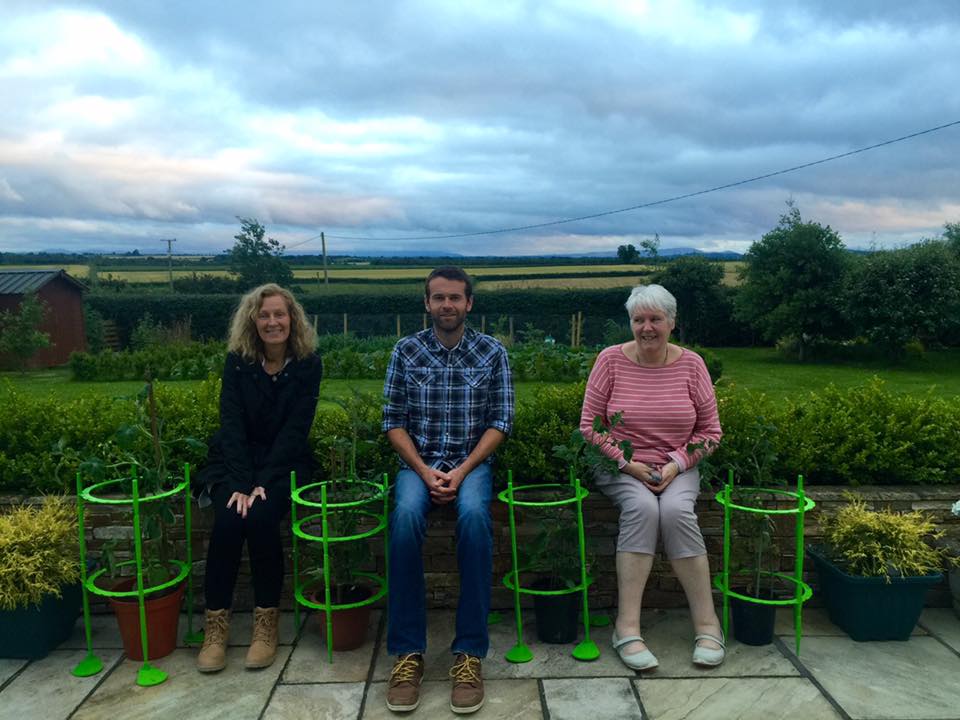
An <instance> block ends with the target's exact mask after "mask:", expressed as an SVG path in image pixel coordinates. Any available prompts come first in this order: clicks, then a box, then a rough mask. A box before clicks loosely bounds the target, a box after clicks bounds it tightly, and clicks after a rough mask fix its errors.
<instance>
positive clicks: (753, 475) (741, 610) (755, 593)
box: [688, 416, 786, 645]
mask: <svg viewBox="0 0 960 720" xmlns="http://www.w3.org/2000/svg"><path fill="white" fill-rule="evenodd" d="M776 433H777V426H776V425H774V424H773V423H771V422H769V421H768V420H767V419H766V418H764V417H763V416H757V417H755V418H753V420H752V421H751V422H750V423H749V425H748V426H747V432H745V433H742V434H741V435H740V436H739V437H737V438H732V439H731V445H733V447H731V448H728V452H727V462H728V463H729V467H730V468H731V469H732V470H733V473H734V478H735V481H736V485H735V487H734V489H733V497H732V498H731V499H732V501H733V503H734V504H735V505H739V506H741V507H749V508H758V509H761V510H762V509H764V508H770V507H771V503H772V502H775V501H774V500H773V498H774V497H775V495H773V494H772V493H770V492H768V491H769V490H773V489H777V488H783V487H785V485H786V483H785V482H783V481H782V480H780V479H779V478H777V477H776V476H775V475H774V468H775V466H776V462H777V453H776V450H775V447H774V438H775V436H776ZM698 449H701V448H699V447H696V446H691V447H689V448H688V451H692V450H698ZM698 467H699V468H700V472H701V477H702V478H703V479H704V480H709V479H712V478H713V477H714V476H715V475H716V474H717V468H716V467H715V466H714V465H713V464H712V462H711V460H710V458H709V457H707V458H704V459H703V460H701V462H700V463H699V465H698ZM731 526H732V541H731V547H730V567H731V572H732V575H733V577H734V578H736V580H735V581H731V589H732V590H733V591H734V592H736V593H738V594H739V595H743V596H746V597H750V598H756V599H758V600H774V599H778V598H779V597H780V595H782V594H783V592H784V590H783V588H782V587H781V586H780V585H779V584H778V582H777V579H776V577H775V575H774V573H776V572H778V571H779V570H780V565H779V563H780V556H781V552H780V546H779V543H778V540H777V538H778V534H777V525H776V523H775V521H774V519H773V517H772V516H771V515H768V514H765V513H763V512H744V511H735V512H734V514H733V518H732V521H731ZM730 607H731V611H732V616H733V634H734V637H736V638H737V640H739V641H740V642H742V643H744V644H746V645H768V644H770V643H771V642H773V631H774V626H775V623H776V607H775V606H772V605H766V604H763V603H756V602H750V601H748V600H743V599H740V598H738V597H736V596H732V597H731V598H730Z"/></svg>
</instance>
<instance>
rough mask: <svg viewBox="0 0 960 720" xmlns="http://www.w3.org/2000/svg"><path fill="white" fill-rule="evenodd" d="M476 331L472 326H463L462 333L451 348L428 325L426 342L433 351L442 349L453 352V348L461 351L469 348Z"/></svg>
mask: <svg viewBox="0 0 960 720" xmlns="http://www.w3.org/2000/svg"><path fill="white" fill-rule="evenodd" d="M476 334H477V331H476V330H474V329H473V328H472V327H469V326H467V327H465V328H464V329H463V335H461V336H460V340H459V341H458V342H457V344H456V345H454V346H453V347H452V348H448V347H447V346H446V345H444V344H443V343H442V342H440V340H439V338H437V333H436V331H435V330H434V329H433V328H432V327H430V328H428V329H427V343H428V344H429V345H430V349H431V350H434V351H443V352H454V351H455V350H459V351H463V350H466V349H467V348H469V347H470V346H471V345H472V344H473V340H474V337H476Z"/></svg>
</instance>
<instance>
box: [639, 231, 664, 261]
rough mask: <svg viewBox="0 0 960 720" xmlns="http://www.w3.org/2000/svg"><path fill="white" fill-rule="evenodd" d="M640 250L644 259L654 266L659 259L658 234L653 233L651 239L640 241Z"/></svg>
mask: <svg viewBox="0 0 960 720" xmlns="http://www.w3.org/2000/svg"><path fill="white" fill-rule="evenodd" d="M640 249H641V250H643V254H644V255H645V256H646V258H647V259H648V260H649V261H650V262H652V263H653V264H654V265H656V263H657V261H658V260H659V259H660V233H654V234H653V237H652V238H648V239H647V240H641V241H640Z"/></svg>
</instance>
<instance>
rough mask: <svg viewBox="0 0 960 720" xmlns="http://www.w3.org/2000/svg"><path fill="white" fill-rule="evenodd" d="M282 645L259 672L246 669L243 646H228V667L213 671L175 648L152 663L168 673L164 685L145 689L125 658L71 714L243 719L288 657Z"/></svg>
mask: <svg viewBox="0 0 960 720" xmlns="http://www.w3.org/2000/svg"><path fill="white" fill-rule="evenodd" d="M290 650H291V649H290V648H289V647H281V648H280V649H279V650H278V652H277V659H276V662H274V663H273V665H271V666H270V667H269V668H265V669H263V670H246V669H245V668H244V667H243V659H244V656H245V655H246V650H245V649H243V648H229V649H228V650H227V667H226V668H225V669H224V670H222V671H221V672H218V673H211V674H204V673H199V672H197V669H196V666H195V662H196V652H195V651H194V650H191V649H179V650H174V651H173V653H172V654H170V655H168V656H167V657H165V658H161V659H159V660H156V661H153V662H151V665H153V666H154V667H158V668H160V669H161V670H164V671H165V672H167V673H169V677H168V678H167V681H166V682H165V683H162V684H160V685H156V686H154V687H149V688H144V687H140V686H138V685H137V684H136V679H137V671H138V670H139V669H140V666H141V665H142V663H141V662H139V661H134V660H124V661H123V662H122V663H121V664H120V665H119V667H117V668H116V670H114V671H113V672H112V673H111V674H110V676H109V677H108V678H107V679H106V680H105V681H104V683H103V684H102V685H101V686H100V687H99V688H97V690H96V691H95V692H94V693H93V695H91V696H90V697H89V698H88V699H87V701H86V702H84V704H83V705H82V706H81V707H80V709H79V710H78V711H77V713H76V714H75V715H74V716H73V718H75V720H84V719H85V718H90V719H91V720H102V718H126V717H136V718H138V719H139V720H146V719H147V718H168V719H169V718H178V717H189V718H190V720H213V719H223V720H245V719H246V718H257V717H259V716H260V713H261V712H262V711H263V708H264V706H265V705H266V703H267V698H268V697H269V695H270V690H271V688H272V687H273V685H274V683H275V682H276V681H277V678H278V677H279V675H280V671H281V670H282V668H283V665H284V663H285V662H286V660H287V657H288V656H289V655H290Z"/></svg>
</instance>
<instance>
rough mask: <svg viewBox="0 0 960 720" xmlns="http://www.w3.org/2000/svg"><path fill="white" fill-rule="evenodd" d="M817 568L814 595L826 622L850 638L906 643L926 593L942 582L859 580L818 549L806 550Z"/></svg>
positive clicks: (924, 579) (926, 579) (930, 579)
mask: <svg viewBox="0 0 960 720" xmlns="http://www.w3.org/2000/svg"><path fill="white" fill-rule="evenodd" d="M807 554H808V555H809V556H810V557H812V558H813V562H814V565H816V568H817V577H818V579H819V584H820V589H819V591H818V595H819V596H820V597H821V598H822V599H823V602H824V604H825V605H826V607H827V613H828V614H829V616H830V621H831V622H832V623H834V624H835V625H837V626H839V627H840V628H841V629H842V630H844V631H845V632H846V633H847V634H848V635H849V636H850V637H851V638H853V639H854V640H858V641H861V642H862V641H866V640H908V639H909V638H910V633H912V632H913V629H914V628H915V627H916V626H917V620H919V619H920V613H921V612H923V601H924V599H925V598H926V596H927V590H929V589H930V588H931V587H933V586H934V585H937V584H938V583H940V582H942V581H943V575H941V574H939V573H937V574H936V575H925V576H923V577H899V578H898V577H891V578H890V582H887V580H886V578H882V577H859V576H857V575H848V574H847V573H845V572H844V571H843V570H841V569H840V568H839V567H838V566H837V565H835V564H834V563H833V561H831V560H830V558H828V557H827V556H826V555H824V554H823V551H822V549H821V548H818V547H815V546H808V547H807Z"/></svg>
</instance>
